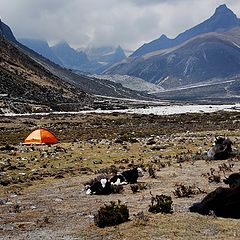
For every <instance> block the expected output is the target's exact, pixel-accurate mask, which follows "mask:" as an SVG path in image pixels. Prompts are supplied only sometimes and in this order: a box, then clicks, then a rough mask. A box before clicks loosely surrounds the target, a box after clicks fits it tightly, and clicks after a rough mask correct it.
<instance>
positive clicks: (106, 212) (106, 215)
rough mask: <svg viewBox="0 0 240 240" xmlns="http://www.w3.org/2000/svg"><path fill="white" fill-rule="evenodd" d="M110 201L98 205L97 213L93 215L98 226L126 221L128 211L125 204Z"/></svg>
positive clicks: (102, 226)
mask: <svg viewBox="0 0 240 240" xmlns="http://www.w3.org/2000/svg"><path fill="white" fill-rule="evenodd" d="M120 203H121V202H120V201H119V200H118V203H117V204H116V203H115V202H110V205H107V204H105V206H103V207H100V209H99V210H98V213H97V214H96V215H95V216H94V222H95V224H96V225H97V226H98V227H101V228H104V227H107V226H115V225H118V224H120V223H123V222H126V221H128V218H129V211H128V208H127V205H124V204H120Z"/></svg>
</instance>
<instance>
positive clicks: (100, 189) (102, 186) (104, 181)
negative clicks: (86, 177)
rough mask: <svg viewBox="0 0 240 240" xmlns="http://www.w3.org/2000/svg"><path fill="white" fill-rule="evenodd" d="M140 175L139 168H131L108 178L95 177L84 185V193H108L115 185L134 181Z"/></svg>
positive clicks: (141, 173) (140, 170)
mask: <svg viewBox="0 0 240 240" xmlns="http://www.w3.org/2000/svg"><path fill="white" fill-rule="evenodd" d="M142 176H143V171H142V169H141V168H133V169H131V170H127V171H124V172H122V173H120V174H116V175H115V176H113V177H111V178H110V179H109V178H107V177H102V178H100V179H95V180H94V181H92V183H91V184H89V185H87V186H86V194H88V195H90V194H91V195H92V194H95V195H108V194H111V193H112V192H113V190H114V187H115V188H116V186H121V185H124V184H128V183H136V182H137V179H138V177H142Z"/></svg>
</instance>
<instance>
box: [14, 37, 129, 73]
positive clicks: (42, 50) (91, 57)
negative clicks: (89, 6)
mask: <svg viewBox="0 0 240 240" xmlns="http://www.w3.org/2000/svg"><path fill="white" fill-rule="evenodd" d="M18 41H19V42H20V43H22V44H23V45H25V46H27V47H28V48H30V49H32V50H33V51H35V52H37V53H39V54H41V55H42V56H43V57H45V58H47V59H49V60H50V61H52V62H54V63H56V64H58V65H60V66H62V67H65V68H69V69H74V70H78V71H81V72H85V73H100V72H102V71H104V70H105V69H107V68H109V67H111V66H112V65H113V64H115V63H117V62H119V61H121V60H123V59H124V58H126V55H125V53H124V51H123V49H122V48H121V47H120V46H119V47H117V48H114V47H99V48H95V47H88V48H83V49H73V48H72V47H70V45H69V44H68V43H67V42H66V41H62V42H59V43H57V44H55V45H53V46H52V47H50V46H49V45H48V43H47V41H43V40H38V39H27V38H25V39H18Z"/></svg>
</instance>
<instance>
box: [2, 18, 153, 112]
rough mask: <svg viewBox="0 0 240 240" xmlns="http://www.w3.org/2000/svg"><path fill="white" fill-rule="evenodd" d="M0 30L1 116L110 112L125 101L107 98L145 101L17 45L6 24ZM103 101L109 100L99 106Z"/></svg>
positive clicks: (114, 85) (115, 85)
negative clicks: (102, 110) (86, 111)
mask: <svg viewBox="0 0 240 240" xmlns="http://www.w3.org/2000/svg"><path fill="white" fill-rule="evenodd" d="M0 27H1V28H0V29H1V32H0V34H1V35H0V40H1V41H0V51H1V56H0V109H1V113H2V112H3V113H4V112H21V113H24V112H35V111H50V110H51V109H52V110H54V111H77V110H80V109H83V108H84V109H86V108H91V109H92V108H95V107H96V108H104V109H105V108H108V109H109V108H110V109H112V108H115V107H116V106H117V108H119V107H121V108H122V107H123V105H124V107H126V106H125V100H122V101H120V100H117V101H114V100H111V98H125V99H129V98H136V99H145V100H147V99H149V96H147V95H146V94H143V93H139V92H137V91H133V90H131V89H128V88H124V87H122V85H121V84H119V83H114V82H112V81H108V80H102V81H100V80H99V79H96V78H91V77H87V76H84V75H81V74H79V73H78V74H77V73H74V72H73V71H70V70H68V69H66V68H62V67H60V66H59V65H56V64H54V63H53V62H51V61H49V60H48V59H46V58H44V57H43V56H42V55H39V54H38V53H36V52H34V51H32V50H31V49H29V48H27V47H26V46H24V45H22V44H20V43H19V42H17V41H16V39H15V37H14V35H13V34H12V32H11V29H10V28H9V27H8V26H7V25H6V24H4V25H3V23H2V22H1V24H0ZM3 29H4V31H3ZM5 29H7V31H6V30H5ZM41 44H42V43H41ZM41 44H40V45H41ZM42 45H43V46H45V49H46V48H47V46H46V45H44V44H42ZM96 95H97V96H96ZM105 97H107V98H108V99H110V100H108V101H105V102H104V104H102V105H101V104H100V103H101V101H102V98H105ZM109 97H111V98H109ZM99 99H100V101H99Z"/></svg>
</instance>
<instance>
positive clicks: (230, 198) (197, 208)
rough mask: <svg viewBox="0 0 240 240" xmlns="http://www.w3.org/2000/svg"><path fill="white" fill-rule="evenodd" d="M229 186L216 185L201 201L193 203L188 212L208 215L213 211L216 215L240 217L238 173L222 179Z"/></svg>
mask: <svg viewBox="0 0 240 240" xmlns="http://www.w3.org/2000/svg"><path fill="white" fill-rule="evenodd" d="M223 181H224V183H226V184H229V188H223V187H218V188H217V189H215V190H214V191H213V192H210V193H209V194H208V195H207V196H206V197H205V198H203V200H202V201H201V202H198V203H194V204H193V205H192V206H191V207H190V208H189V210H190V212H197V213H200V214H202V215H208V214H210V213H211V212H213V213H214V214H215V215H216V216H217V217H224V218H237V219H239V218H240V173H233V174H231V175H230V176H229V177H228V178H226V179H225V180H223Z"/></svg>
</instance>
